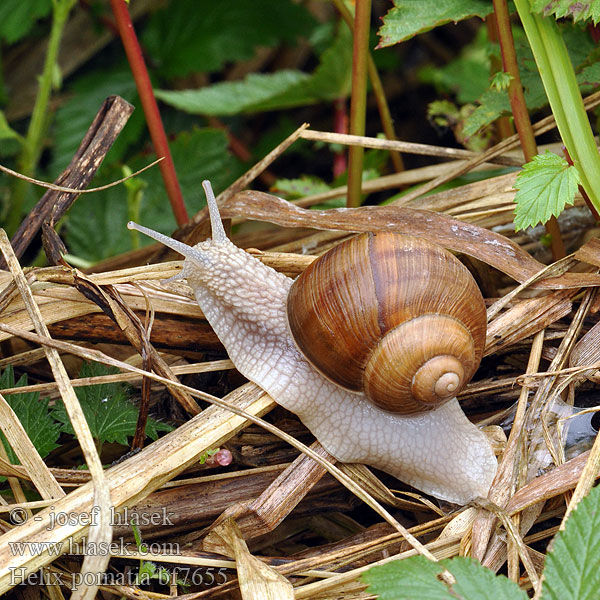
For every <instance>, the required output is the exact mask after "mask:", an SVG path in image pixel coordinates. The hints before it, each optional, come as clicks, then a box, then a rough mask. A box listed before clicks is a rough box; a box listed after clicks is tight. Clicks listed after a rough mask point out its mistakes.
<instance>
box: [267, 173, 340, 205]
mask: <svg viewBox="0 0 600 600" xmlns="http://www.w3.org/2000/svg"><path fill="white" fill-rule="evenodd" d="M330 189H331V188H330V187H329V186H328V185H327V184H326V183H325V182H324V181H323V180H322V179H320V178H319V177H316V176H314V175H303V176H302V177H300V178H298V179H278V180H277V181H276V182H275V185H274V186H273V187H272V188H271V191H272V192H273V193H274V194H277V195H280V196H282V197H283V198H286V199H287V200H297V199H298V198H304V197H305V196H312V195H314V194H322V193H324V192H328V191H329V190H330Z"/></svg>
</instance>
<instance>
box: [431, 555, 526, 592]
mask: <svg viewBox="0 0 600 600" xmlns="http://www.w3.org/2000/svg"><path fill="white" fill-rule="evenodd" d="M441 564H442V566H444V567H446V569H448V571H450V573H452V575H454V577H455V579H456V583H455V584H454V585H453V586H452V591H453V592H454V594H453V595H452V598H464V600H527V594H526V593H525V592H524V591H523V590H521V589H520V588H519V586H518V585H517V584H516V583H515V582H514V581H511V580H510V579H508V577H505V576H504V575H496V574H494V572H493V571H491V570H490V569H486V568H485V567H483V566H482V565H481V564H480V563H479V562H477V561H476V560H474V559H472V558H464V557H455V558H450V559H446V560H442V561H441Z"/></svg>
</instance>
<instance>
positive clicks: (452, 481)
mask: <svg viewBox="0 0 600 600" xmlns="http://www.w3.org/2000/svg"><path fill="white" fill-rule="evenodd" d="M203 185H204V189H205V191H206V193H207V198H208V205H209V210H210V216H211V225H212V239H210V240H207V241H205V242H201V243H199V244H197V245H196V246H194V247H193V248H192V247H189V246H187V245H185V244H182V243H181V242H178V241H175V240H172V239H171V238H168V237H167V236H163V235H162V234H158V233H156V232H153V231H151V230H148V229H146V228H144V227H141V226H139V225H135V224H129V225H128V226H129V227H130V228H135V229H138V230H139V231H141V232H142V233H145V234H147V235H150V237H153V238H154V239H156V240H158V241H160V242H162V243H164V244H165V245H167V246H169V247H170V248H172V249H174V250H176V251H177V252H179V253H181V254H183V255H184V256H185V261H184V265H183V272H182V276H183V277H185V278H186V279H187V282H188V284H189V285H190V287H191V288H192V289H193V291H194V294H195V297H196V300H197V302H198V304H199V305H200V308H201V309H202V311H203V312H204V315H205V316H206V318H207V320H208V321H209V323H210V324H211V326H212V328H213V329H214V331H215V333H216V334H217V336H218V337H219V339H220V340H221V342H222V343H223V345H224V346H225V348H226V350H227V352H228V354H229V356H230V358H231V360H232V361H233V363H234V364H235V366H236V368H237V369H238V371H239V372H240V373H242V374H243V375H244V376H245V377H247V378H248V379H249V380H251V381H253V382H255V383H256V384H257V385H259V386H260V387H262V388H263V389H264V390H265V391H266V392H267V393H269V395H271V396H272V398H273V399H274V400H275V401H276V402H277V403H278V404H280V405H282V406H283V407H284V408H287V409H288V410H290V411H292V412H294V413H295V414H297V415H298V417H299V418H300V419H301V420H302V422H303V423H304V424H305V425H306V426H307V427H308V429H309V430H310V431H311V432H312V433H313V435H314V436H315V437H316V438H317V439H318V440H319V441H320V442H321V444H322V445H323V446H324V448H325V449H326V450H327V451H328V452H329V453H330V454H332V455H333V456H335V457H336V458H337V459H338V460H340V461H342V462H361V463H365V464H368V465H371V466H373V467H376V468H378V469H381V470H383V471H386V472H387V473H390V474H391V475H394V476H396V477H397V478H398V479H400V480H402V481H404V482H406V483H409V484H410V485H412V486H414V487H416V488H418V489H420V490H422V491H424V492H426V493H429V494H431V495H433V496H435V497H437V498H440V499H444V500H448V501H450V502H455V503H459V504H465V503H467V502H469V501H470V500H472V499H473V498H475V497H479V496H486V495H487V492H488V490H489V487H490V485H491V481H492V479H493V477H494V475H495V472H496V468H497V463H496V459H495V457H494V454H493V452H492V449H491V446H490V444H489V442H488V440H487V438H486V437H485V435H484V434H483V433H482V432H481V431H480V430H479V429H478V428H477V427H476V426H475V425H473V424H472V423H471V422H470V421H469V420H468V419H467V418H466V416H465V414H464V413H463V411H462V409H461V408H460V406H459V404H458V401H457V400H456V398H455V397H454V396H453V395H450V396H448V395H447V394H446V395H445V396H444V398H443V399H442V401H441V403H438V402H436V403H434V404H435V407H434V408H431V409H429V410H426V411H425V412H417V411H415V410H414V408H411V409H409V410H408V411H404V414H403V413H402V412H391V411H390V410H389V409H382V408H381V407H380V406H377V405H376V404H374V403H373V402H372V401H371V400H370V399H369V398H368V397H367V395H366V394H365V393H364V392H363V391H357V390H356V389H355V390H351V389H345V388H343V387H340V386H339V385H337V384H336V383H334V382H333V381H332V379H333V377H331V376H329V375H327V376H324V375H323V374H322V372H321V371H322V370H323V369H322V367H320V369H321V370H317V368H315V367H314V366H313V365H312V364H311V362H309V360H308V359H307V358H306V357H305V356H304V354H303V353H302V352H301V351H300V349H299V346H298V345H297V343H296V341H295V340H294V338H293V336H292V332H291V320H290V321H289V320H288V307H289V306H290V304H292V306H293V304H294V302H292V297H293V296H294V295H295V289H296V288H294V291H292V292H291V288H292V286H295V285H296V284H295V283H294V282H293V280H292V279H290V278H289V277H286V276H285V275H283V274H281V273H278V272H277V271H275V270H274V269H271V268H270V267H268V266H266V265H264V264H263V263H261V262H260V261H259V260H257V259H256V258H254V257H252V256H251V255H249V254H248V253H246V252H245V251H244V250H242V249H240V248H237V247H236V246H235V245H234V244H233V243H232V242H231V241H230V240H229V239H228V238H227V236H226V234H225V232H224V230H223V227H222V224H221V221H220V219H219V215H218V209H217V206H216V201H215V200H214V196H213V195H212V190H211V189H210V184H208V182H205V183H204V184H203ZM357 306H358V307H360V306H361V303H360V302H359V303H358V304H357ZM290 310H292V309H291V308H290ZM335 310H337V308H336V309H335ZM357 310H359V312H360V308H358V309H357ZM435 314H436V313H433V312H428V313H427V315H435ZM419 318H421V317H417V318H416V319H412V320H411V319H409V320H408V322H412V321H418V320H419ZM380 320H381V319H380ZM378 322H379V321H378ZM413 326H414V325H413ZM361 335H362V334H361V333H359V334H358V336H359V337H360V336H361ZM401 337H403V336H401ZM401 341H402V340H400V342H401ZM474 352H475V354H476V355H477V353H478V352H479V358H480V357H481V351H480V350H479V351H478V350H475V351H474ZM343 360H345V359H342V360H340V361H339V362H338V367H340V366H341V363H342V362H343ZM476 362H477V364H478V359H477V360H476ZM477 364H476V365H475V367H474V369H476V368H477ZM474 369H473V370H474ZM470 370H471V367H467V369H466V372H469V371H470ZM461 384H464V381H463V382H461ZM452 385H454V382H451V386H450V387H452ZM354 387H355V388H356V387H357V386H354ZM358 387H360V386H358ZM409 387H410V386H409Z"/></svg>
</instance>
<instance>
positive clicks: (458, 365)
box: [288, 233, 486, 414]
mask: <svg viewBox="0 0 600 600" xmlns="http://www.w3.org/2000/svg"><path fill="white" fill-rule="evenodd" d="M288 319H289V323H290V328H291V330H292V334H293V336H294V339H295V341H296V343H297V345H298V346H299V348H300V350H301V351H302V352H303V353H304V355H305V356H306V357H307V358H308V360H309V361H310V362H311V363H312V364H313V365H314V366H315V367H316V368H317V369H319V370H320V371H321V372H322V373H323V374H324V375H325V376H326V377H328V378H329V379H331V380H332V381H334V382H335V383H337V384H338V385H341V386H343V387H345V388H347V389H350V390H355V391H364V392H365V393H366V394H367V396H369V398H370V399H371V400H372V402H373V403H374V404H376V405H377V406H379V407H380V408H383V409H384V410H388V411H391V412H397V413H401V414H417V413H422V412H426V411H429V410H432V409H434V408H435V407H436V406H438V405H439V404H441V403H443V402H446V401H447V400H450V399H451V398H454V397H455V396H456V394H457V393H458V392H459V391H460V390H461V389H462V388H463V387H464V385H466V383H467V382H468V381H469V380H470V379H471V377H472V376H473V374H474V373H475V371H476V369H477V367H478V365H479V362H480V360H481V356H482V354H483V345H484V342H485V329H486V316H485V305H484V302H483V298H482V296H481V292H480V291H479V289H478V287H477V284H476V283H475V281H474V280H473V278H472V277H471V275H470V273H469V272H468V270H467V269H466V268H465V267H464V265H462V264H461V263H460V261H458V260H457V259H456V258H455V257H454V256H453V255H452V254H450V253H449V252H447V251H446V250H444V249H443V248H441V247H439V246H437V245H435V244H431V243H429V242H427V241H425V240H422V239H418V238H413V237H409V236H402V235H398V234H393V233H383V234H362V235H360V236H357V237H355V238H352V239H351V240H348V241H347V242H344V243H343V244H340V245H339V246H337V247H336V248H334V249H333V250H332V251H330V252H328V253H327V254H326V255H324V256H323V257H321V258H320V259H319V260H317V261H315V262H314V263H313V264H312V265H311V266H310V267H309V268H308V269H307V270H306V271H305V272H304V273H303V274H302V275H301V276H300V277H299V278H298V279H297V280H296V281H295V282H294V284H293V285H292V289H291V290H290V294H289V296H288Z"/></svg>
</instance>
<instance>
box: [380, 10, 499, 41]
mask: <svg viewBox="0 0 600 600" xmlns="http://www.w3.org/2000/svg"><path fill="white" fill-rule="evenodd" d="M491 12H492V4H491V2H487V1H486V0H394V8H392V9H390V10H389V12H388V13H387V14H386V15H385V16H384V17H383V25H382V27H381V28H380V29H379V37H380V42H379V46H378V47H379V48H383V47H385V46H391V45H393V44H398V43H400V42H404V41H405V40H408V39H410V38H411V37H413V36H415V35H417V34H419V33H424V32H425V31H429V30H430V29H433V28H434V27H437V26H438V25H443V24H444V23H450V22H452V21H453V22H455V23H456V22H458V21H462V20H463V19H468V18H470V17H481V18H482V19H483V18H484V17H486V16H487V15H489V14H490V13H491Z"/></svg>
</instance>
